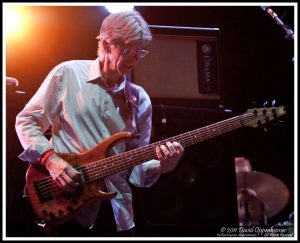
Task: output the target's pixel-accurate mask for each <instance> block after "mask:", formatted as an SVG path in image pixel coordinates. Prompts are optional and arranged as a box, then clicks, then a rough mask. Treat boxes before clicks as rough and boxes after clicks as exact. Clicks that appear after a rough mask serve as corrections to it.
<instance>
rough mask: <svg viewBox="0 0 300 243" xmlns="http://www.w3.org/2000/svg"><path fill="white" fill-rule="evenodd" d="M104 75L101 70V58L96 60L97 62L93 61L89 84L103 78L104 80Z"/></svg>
mask: <svg viewBox="0 0 300 243" xmlns="http://www.w3.org/2000/svg"><path fill="white" fill-rule="evenodd" d="M102 77H103V76H102V73H101V70H100V60H99V57H97V58H96V60H94V61H92V64H91V66H90V70H89V74H88V79H87V82H89V81H92V80H95V79H98V78H101V79H102Z"/></svg>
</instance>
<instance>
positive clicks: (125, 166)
mask: <svg viewBox="0 0 300 243" xmlns="http://www.w3.org/2000/svg"><path fill="white" fill-rule="evenodd" d="M223 125H224V124H223ZM209 126H211V125H209ZM209 126H207V127H204V128H207V129H208V127H209ZM223 127H224V126H223ZM196 130H199V129H196ZM230 130H232V129H229V131H230ZM192 132H193V131H192ZM194 132H195V131H194ZM197 132H198V131H197ZM210 132H211V131H210ZM205 133H206V134H207V133H209V130H208V131H205ZM222 133H225V132H222ZM183 135H190V134H183ZM215 136H216V135H215V133H214V135H213V137H215ZM209 137H212V136H211V135H210V136H209ZM189 140H190V136H189V137H188V140H187V142H188V141H189ZM160 142H161V141H160ZM181 142H182V143H184V142H186V141H184V139H183V140H182V141H181ZM191 142H192V143H191V144H194V141H191ZM185 146H189V145H188V144H186V145H185ZM149 148H150V147H149ZM151 149H153V148H151ZM154 154H155V153H154ZM140 159H141V158H140ZM122 164H123V163H122ZM129 165H131V163H129ZM123 167H124V168H127V164H124V165H123V166H122V167H119V168H123ZM102 171H105V172H106V174H107V173H108V172H109V173H108V174H111V171H114V170H107V169H106V168H105V169H104V170H102ZM118 171H120V170H118ZM98 174H99V172H98V173H97V174H96V175H97V176H96V178H92V180H90V181H93V180H94V179H97V178H98ZM89 177H90V176H89ZM103 177H105V176H103ZM50 178H51V177H50ZM51 179H52V178H51ZM54 183H55V182H54ZM55 184H56V183H55ZM57 188H59V187H57ZM59 189H60V188H59ZM60 190H62V189H60ZM50 193H51V192H50Z"/></svg>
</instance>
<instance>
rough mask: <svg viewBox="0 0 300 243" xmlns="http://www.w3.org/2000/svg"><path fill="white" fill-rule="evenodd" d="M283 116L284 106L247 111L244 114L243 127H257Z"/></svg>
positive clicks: (284, 112)
mask: <svg viewBox="0 0 300 243" xmlns="http://www.w3.org/2000/svg"><path fill="white" fill-rule="evenodd" d="M285 114H286V111H285V108H284V106H278V107H264V108H254V109H248V110H247V111H246V112H245V113H244V119H243V125H244V126H251V127H258V126H260V125H263V124H265V123H268V122H270V121H272V120H275V119H277V118H278V117H280V116H283V115H285Z"/></svg>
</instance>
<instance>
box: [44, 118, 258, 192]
mask: <svg viewBox="0 0 300 243" xmlns="http://www.w3.org/2000/svg"><path fill="white" fill-rule="evenodd" d="M234 118H236V117H234ZM240 120H241V119H240ZM248 120H249V119H248ZM250 120H251V119H250ZM255 120H256V119H255ZM235 122H239V121H235ZM216 124H217V123H216ZM209 126H212V125H208V126H207V127H204V128H206V131H205V134H206V135H207V134H210V133H211V130H208V129H209ZM226 126H227V125H226V124H225V123H224V124H223V125H222V126H220V128H221V127H223V128H224V127H226ZM227 127H228V126H227ZM232 127H233V126H231V129H229V131H230V130H233V129H232ZM238 127H240V125H239V126H238ZM220 128H218V129H220ZM200 129H201V128H200ZM197 130H199V129H196V130H194V131H191V132H197V133H198V131H197ZM191 132H189V133H185V134H182V135H188V138H183V139H182V140H181V141H180V142H181V143H182V144H184V143H186V142H191V144H194V143H195V142H194V141H190V140H192V139H191V136H190V134H191ZM222 133H225V132H222ZM215 134H216V133H214V134H213V135H211V134H210V135H209V138H211V137H215V136H216V135H215ZM166 140H168V139H166ZM184 140H187V141H184ZM160 143H162V141H160ZM184 146H189V144H185V145H184ZM150 148H151V149H153V147H151V146H150V147H149V149H150ZM144 151H146V150H144ZM147 154H148V153H147ZM153 154H154V156H155V155H156V153H155V152H153ZM139 157H140V156H138V158H139ZM108 158H110V157H108ZM141 158H144V157H140V159H141ZM145 158H147V157H145ZM125 161H126V158H125ZM97 162H99V161H97ZM107 162H109V161H107ZM119 162H122V161H118V163H119ZM93 163H94V162H93ZM101 165H102V163H101ZM121 165H123V166H122V167H119V169H118V171H120V168H122V169H123V168H128V167H127V166H128V165H127V164H124V163H121ZM129 165H131V163H129ZM100 167H101V166H100ZM94 168H95V167H94ZM101 169H102V172H103V171H105V172H106V174H108V175H109V174H111V171H114V170H111V169H109V170H107V168H104V170H103V168H101ZM100 172H101V170H100ZM87 173H89V172H87ZM106 174H105V175H106ZM98 175H99V172H97V173H96V178H92V179H90V180H89V182H90V181H93V180H95V179H98ZM105 175H104V176H103V177H105ZM89 178H91V175H89ZM50 179H51V180H52V178H51V177H50ZM52 181H53V180H52ZM51 184H55V185H56V183H55V182H54V181H53V183H51ZM57 188H59V187H58V186H57ZM59 189H60V188H59ZM61 190H62V189H61ZM48 192H49V191H48Z"/></svg>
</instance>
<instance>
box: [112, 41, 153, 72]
mask: <svg viewBox="0 0 300 243" xmlns="http://www.w3.org/2000/svg"><path fill="white" fill-rule="evenodd" d="M110 47H111V53H110V54H111V56H110V63H111V66H110V68H111V70H114V71H117V72H118V73H119V74H122V75H123V74H126V73H129V72H131V71H132V70H133V69H134V67H135V66H136V64H137V62H138V61H139V60H141V59H143V58H144V57H145V56H146V55H147V54H148V51H147V50H146V49H145V46H144V45H143V43H142V42H141V41H135V42H131V43H127V44H124V43H121V44H120V43H112V44H111V45H110Z"/></svg>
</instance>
